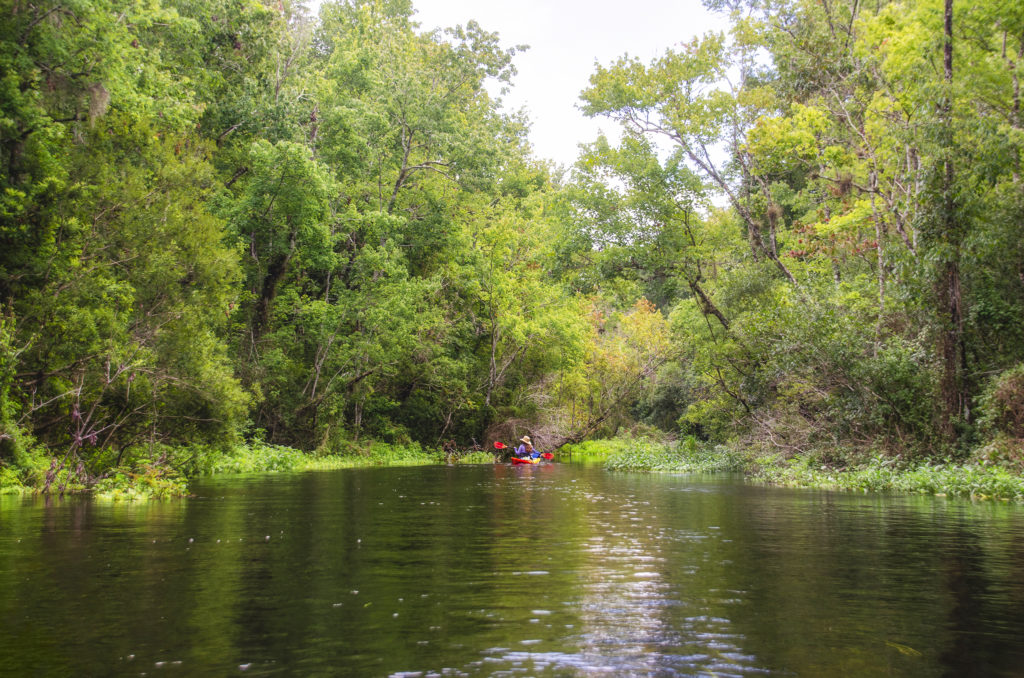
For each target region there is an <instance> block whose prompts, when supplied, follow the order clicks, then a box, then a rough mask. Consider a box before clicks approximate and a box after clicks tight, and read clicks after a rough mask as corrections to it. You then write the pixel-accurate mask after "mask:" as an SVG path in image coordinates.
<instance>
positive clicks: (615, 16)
mask: <svg viewBox="0 0 1024 678" xmlns="http://www.w3.org/2000/svg"><path fill="white" fill-rule="evenodd" d="M309 5H311V6H312V7H313V11H314V12H315V11H317V10H316V8H317V7H318V6H319V2H318V1H317V0H311V1H310V2H309ZM413 6H414V7H415V8H416V17H415V18H416V20H417V21H419V23H420V24H421V29H423V30H431V29H433V28H446V27H449V26H454V25H456V24H463V25H464V24H465V23H466V22H467V21H469V20H470V19H475V20H476V21H477V22H478V23H479V24H480V26H481V27H482V28H483V29H484V30H487V31H492V32H497V33H498V34H499V35H500V37H501V43H502V45H503V46H505V47H510V46H513V45H521V44H525V45H529V47H530V48H529V49H528V50H527V51H525V52H523V53H521V54H518V55H517V56H516V58H515V61H514V63H515V65H516V69H517V70H518V71H519V72H518V75H516V77H515V79H514V80H513V82H512V89H511V91H510V92H509V93H508V94H507V95H505V97H504V102H505V105H506V107H508V108H511V109H520V108H522V109H525V110H526V112H527V114H528V116H529V118H530V122H531V132H530V140H531V142H532V143H533V146H534V150H535V152H536V154H537V155H538V156H540V157H544V158H549V159H551V160H554V161H555V162H558V163H560V164H563V165H566V166H569V165H571V164H572V163H573V161H574V160H575V159H576V155H577V146H578V145H579V144H580V143H586V142H589V141H592V140H594V139H595V138H596V136H597V134H598V131H599V130H600V129H601V128H602V127H603V128H604V130H605V132H607V133H608V134H609V135H610V136H611V135H614V134H615V125H614V124H613V123H611V122H610V121H602V120H590V119H588V118H586V117H585V116H584V115H583V114H582V113H580V111H579V110H578V109H577V103H578V97H579V93H580V91H581V90H583V89H584V88H585V87H587V85H588V81H589V78H590V74H591V73H592V72H593V70H594V63H595V61H596V62H598V63H601V64H609V63H611V62H612V61H613V60H614V59H616V58H618V57H619V56H622V55H623V54H626V53H628V54H629V55H631V56H636V57H639V58H640V59H641V60H642V61H644V62H648V61H650V60H651V59H653V58H655V57H657V56H659V55H660V54H662V53H663V52H664V51H665V50H666V49H668V48H670V47H673V46H675V45H678V44H679V43H680V42H684V41H686V40H689V39H690V38H692V37H694V36H696V35H701V34H703V33H705V32H707V31H711V30H724V28H725V26H726V22H725V20H724V19H723V18H722V17H720V16H715V15H711V14H709V13H708V12H707V11H705V9H704V7H703V6H702V5H701V3H700V0H616V1H614V2H612V1H610V0H507V1H506V0H413Z"/></svg>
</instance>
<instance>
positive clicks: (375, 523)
mask: <svg viewBox="0 0 1024 678" xmlns="http://www.w3.org/2000/svg"><path fill="white" fill-rule="evenodd" d="M195 491H196V493H197V494H198V495H199V496H198V497H197V498H196V499H191V500H187V501H180V502H166V503H146V504H101V503H93V502H88V501H83V500H76V499H71V500H65V501H55V500H41V499H31V500H20V499H12V498H0V634H2V636H0V637H3V638H4V642H2V643H0V675H41V676H49V675H53V676H58V675H140V674H143V673H148V674H150V675H155V674H156V672H157V671H159V675H163V674H176V675H197V674H202V675H233V674H235V673H240V672H244V673H245V674H246V675H303V676H305V675H360V676H362V675H553V676H563V675H640V676H647V675H649V676H662V675H665V676H668V675H735V676H739V675H761V674H770V675H809V676H817V675H844V676H858V675H863V676H876V675H905V676H943V675H949V676H954V675H955V676H962V675H985V676H1013V675H1019V673H1020V669H1019V667H1020V666H1024V642H1022V640H1021V638H1020V637H1019V630H1020V629H1021V628H1024V576H1022V575H1024V571H1022V569H1024V557H1022V556H1024V553H1022V549H1024V546H1022V544H1024V540H1022V537H1024V509H1021V508H1018V507H1014V506H1003V505H992V504H983V505H972V504H970V503H967V502H956V501H945V500H936V499H931V498H916V497H867V496H855V495H838V494H829V493H815V492H806V491H788V490H778V489H768V488H762V487H752V486H747V485H744V484H742V483H741V482H738V481H736V480H735V479H728V478H719V479H700V478H692V477H686V476H675V477H672V476H646V475H620V474H608V473H605V472H603V471H602V470H601V469H600V468H594V467H575V466H567V465H566V466H563V465H546V466H536V467H511V466H481V467H452V468H449V467H430V468H421V469H378V470H357V471H344V472H339V473H319V474H304V475H295V476H276V477H274V476H271V477H261V478H234V479H218V480H216V481H211V482H207V483H204V484H200V485H197V486H196V488H195Z"/></svg>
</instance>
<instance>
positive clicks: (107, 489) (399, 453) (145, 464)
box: [0, 442, 494, 501]
mask: <svg viewBox="0 0 1024 678" xmlns="http://www.w3.org/2000/svg"><path fill="white" fill-rule="evenodd" d="M493 461H494V458H493V455H491V454H490V453H487V452H480V451H478V452H470V453H448V454H445V453H444V452H441V451H439V450H438V451H430V450H426V449H424V448H423V447H421V446H420V445H418V444H408V445H388V444H384V443H365V444H363V445H353V446H352V449H351V451H350V452H349V453H348V454H332V455H318V454H315V453H307V452H303V451H301V450H297V449H295V448H292V447H286V446H283V445H270V444H267V443H262V442H255V443H248V444H237V445H232V446H230V447H228V448H226V449H223V448H214V447H209V446H202V445H197V446H192V447H178V448H172V447H159V448H158V449H156V450H155V451H154V453H153V454H152V459H137V460H135V461H134V463H133V464H132V465H131V466H115V467H114V468H112V469H111V470H109V471H107V472H105V473H103V474H102V475H100V476H98V477H94V476H92V477H91V476H90V475H89V474H88V472H87V470H86V469H84V468H81V467H79V468H60V467H59V465H57V464H56V463H55V459H51V458H50V457H49V456H44V455H42V454H40V455H39V456H38V458H35V457H33V459H32V462H33V463H30V464H26V466H25V467H22V468H18V467H12V466H6V467H3V468H0V494H34V493H43V492H49V493H50V494H65V493H68V494H90V495H92V496H95V497H97V498H100V499H108V500H129V501H134V500H143V499H171V498H175V497H183V496H187V495H188V483H189V482H190V481H191V480H192V479H194V478H198V477H203V476H213V475H225V474H248V473H298V472H303V471H329V470H335V469H344V468H365V467H373V466H421V465H429V464H443V463H449V464H450V463H464V464H473V463H490V462H493Z"/></svg>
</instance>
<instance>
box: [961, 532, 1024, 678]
mask: <svg viewBox="0 0 1024 678" xmlns="http://www.w3.org/2000/svg"><path fill="white" fill-rule="evenodd" d="M954 541H955V544H956V548H953V549H949V550H948V551H947V552H946V553H945V554H944V559H943V563H942V565H943V566H942V575H943V579H944V592H945V594H946V596H947V597H948V606H949V610H948V613H947V615H946V620H947V624H946V628H945V629H944V630H943V633H942V637H943V645H944V648H943V651H942V655H941V660H942V665H943V668H944V670H945V673H944V675H946V676H950V677H954V676H956V677H958V678H959V677H962V676H1019V675H1021V671H1022V670H1024V651H1022V650H1021V648H1020V645H1019V644H1018V645H1017V647H1016V649H1014V647H1013V645H1012V644H1008V643H1007V638H1006V636H1007V634H1013V635H1019V634H1021V633H1024V604H1022V603H1024V600H1022V595H1024V586H1022V584H1021V582H1022V577H1021V573H1020V569H1021V567H1022V565H1024V558H1022V555H1024V554H1022V553H1021V552H1020V550H1021V546H1020V540H1019V539H1018V540H1011V541H1010V543H1009V544H1006V543H1005V542H1002V543H997V544H986V540H985V539H984V538H983V537H982V536H981V535H979V534H978V533H977V532H976V531H974V530H970V529H966V528H965V527H963V526H961V527H960V529H958V530H957V531H956V532H955V540H954ZM1000 551H1003V552H1002V553H1000ZM1004 566H1005V567H1004ZM1014 569H1016V570H1017V571H1016V572H1014Z"/></svg>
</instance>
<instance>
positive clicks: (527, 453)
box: [516, 436, 540, 459]
mask: <svg viewBox="0 0 1024 678" xmlns="http://www.w3.org/2000/svg"><path fill="white" fill-rule="evenodd" d="M519 442H520V443H522V444H521V445H520V446H519V447H517V448H516V456H517V457H519V458H520V459H522V458H524V457H530V458H531V459H536V458H538V457H539V456H540V452H538V451H537V450H535V449H534V448H533V443H531V442H530V436H523V437H522V438H520V439H519Z"/></svg>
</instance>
